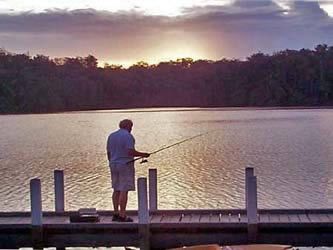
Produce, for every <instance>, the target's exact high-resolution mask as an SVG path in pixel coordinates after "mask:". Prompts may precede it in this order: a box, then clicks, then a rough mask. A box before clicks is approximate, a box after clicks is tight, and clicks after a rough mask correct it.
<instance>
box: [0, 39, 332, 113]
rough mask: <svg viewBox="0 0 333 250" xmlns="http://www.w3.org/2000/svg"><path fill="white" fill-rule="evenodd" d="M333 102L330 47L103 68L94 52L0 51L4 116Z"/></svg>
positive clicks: (0, 99)
mask: <svg viewBox="0 0 333 250" xmlns="http://www.w3.org/2000/svg"><path fill="white" fill-rule="evenodd" d="M329 105H333V46H328V45H326V44H320V45H317V46H316V47H315V48H314V49H313V50H312V49H301V50H289V49H287V50H284V51H279V52H275V53H273V54H271V55H269V54H264V53H261V52H258V53H255V54H253V55H251V56H250V57H248V58H246V59H245V60H238V59H221V60H218V61H211V60H193V59H191V58H181V59H177V60H176V61H168V62H161V63H159V64H156V65H149V64H148V63H146V62H143V61H141V62H138V63H136V64H134V65H132V66H131V67H129V68H123V67H122V66H121V65H109V64H105V65H104V67H99V66H98V60H97V58H95V57H94V56H93V55H88V56H87V57H75V58H71V57H65V58H54V59H51V58H49V57H48V56H44V55H36V56H33V57H31V56H29V55H28V54H15V53H11V52H9V51H6V50H5V49H0V113H2V114H11V113H44V112H62V111H75V110H98V109H114V108H146V107H273V106H274V107H277V106H283V107H286V106H329Z"/></svg>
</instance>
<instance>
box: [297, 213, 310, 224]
mask: <svg viewBox="0 0 333 250" xmlns="http://www.w3.org/2000/svg"><path fill="white" fill-rule="evenodd" d="M298 217H299V219H300V221H301V222H302V223H310V222H311V221H310V219H309V217H308V216H307V215H306V214H299V215H298Z"/></svg>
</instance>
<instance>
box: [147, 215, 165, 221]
mask: <svg viewBox="0 0 333 250" xmlns="http://www.w3.org/2000/svg"><path fill="white" fill-rule="evenodd" d="M162 217H163V215H161V214H154V215H152V217H151V219H150V222H151V223H159V222H161V221H162Z"/></svg>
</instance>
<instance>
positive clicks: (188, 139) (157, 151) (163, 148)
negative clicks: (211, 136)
mask: <svg viewBox="0 0 333 250" xmlns="http://www.w3.org/2000/svg"><path fill="white" fill-rule="evenodd" d="M213 131H215V130H213ZM213 131H208V132H206V133H202V134H198V135H195V136H192V137H189V138H186V139H184V140H181V141H178V142H176V143H173V144H171V145H168V146H165V147H162V148H160V149H158V150H156V151H153V152H151V153H150V155H152V154H156V153H159V152H161V151H163V150H166V149H169V148H172V147H174V146H177V145H180V144H182V143H184V142H187V141H190V140H193V139H195V138H197V137H200V136H203V135H206V134H208V133H211V132H213ZM137 160H142V161H141V162H140V164H142V163H146V162H148V160H147V159H146V158H145V157H138V158H135V159H133V160H131V161H129V162H128V163H132V162H135V161H137Z"/></svg>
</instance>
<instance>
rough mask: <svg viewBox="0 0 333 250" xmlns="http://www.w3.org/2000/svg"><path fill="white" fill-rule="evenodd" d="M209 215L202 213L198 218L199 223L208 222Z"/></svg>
mask: <svg viewBox="0 0 333 250" xmlns="http://www.w3.org/2000/svg"><path fill="white" fill-rule="evenodd" d="M210 218H211V215H210V214H203V215H202V216H201V218H200V222H201V223H209V222H210Z"/></svg>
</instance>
